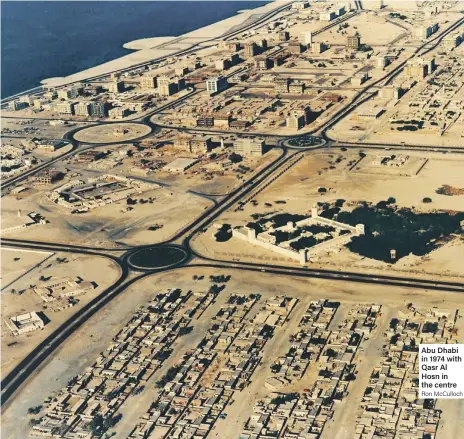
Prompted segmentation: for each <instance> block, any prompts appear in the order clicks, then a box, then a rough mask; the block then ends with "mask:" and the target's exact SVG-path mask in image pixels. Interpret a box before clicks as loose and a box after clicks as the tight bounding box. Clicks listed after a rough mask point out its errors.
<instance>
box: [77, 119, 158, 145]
mask: <svg viewBox="0 0 464 439" xmlns="http://www.w3.org/2000/svg"><path fill="white" fill-rule="evenodd" d="M150 132H151V128H150V127H148V126H146V125H142V124H135V123H114V124H106V125H95V126H92V127H89V128H86V129H83V130H81V131H79V132H77V133H76V134H75V135H74V138H75V139H76V140H77V141H79V142H84V143H111V142H123V141H128V140H133V139H137V138H139V137H142V136H146V135H147V134H150Z"/></svg>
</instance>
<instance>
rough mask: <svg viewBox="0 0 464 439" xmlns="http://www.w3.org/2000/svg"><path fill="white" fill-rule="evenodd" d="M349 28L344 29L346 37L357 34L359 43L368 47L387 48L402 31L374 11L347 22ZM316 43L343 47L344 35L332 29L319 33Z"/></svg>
mask: <svg viewBox="0 0 464 439" xmlns="http://www.w3.org/2000/svg"><path fill="white" fill-rule="evenodd" d="M348 24H349V27H347V28H346V29H344V30H345V31H346V32H347V34H348V35H351V34H354V33H355V32H359V34H360V35H361V42H362V43H363V44H368V45H370V46H372V45H374V46H387V45H388V44H389V43H391V42H392V41H393V40H395V39H396V38H397V37H399V36H400V35H401V34H402V33H404V30H403V29H401V28H400V27H398V26H396V25H395V24H392V23H389V22H386V20H385V18H384V17H383V16H380V17H379V16H378V14H377V12H376V11H369V12H367V13H365V14H362V15H360V16H358V17H354V18H352V19H350V20H349V21H348ZM315 40H316V41H324V42H328V43H329V44H334V45H338V44H340V45H344V44H345V43H346V35H342V34H341V33H337V32H336V31H335V30H334V29H330V30H327V31H325V32H322V33H320V34H319V35H317V37H316V38H315Z"/></svg>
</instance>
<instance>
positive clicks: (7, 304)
mask: <svg viewBox="0 0 464 439" xmlns="http://www.w3.org/2000/svg"><path fill="white" fill-rule="evenodd" d="M1 256H2V262H3V261H5V266H4V267H3V269H4V270H5V271H7V272H8V273H14V274H15V275H16V277H15V279H14V281H10V282H9V283H8V284H6V283H5V284H4V288H3V290H2V292H1V295H2V305H1V310H2V318H3V320H2V334H1V345H2V359H1V367H2V374H3V376H5V374H7V373H8V372H9V371H10V370H11V369H12V368H13V367H14V366H15V365H16V364H17V363H18V362H19V361H20V360H21V359H22V358H24V357H25V356H26V355H27V354H28V353H29V352H30V351H31V350H32V349H33V348H34V347H35V346H36V345H37V344H38V343H40V342H41V341H42V340H43V339H45V338H46V337H47V336H48V335H50V334H51V333H52V332H53V331H54V330H55V329H56V328H57V327H58V326H59V325H60V324H62V323H63V322H64V321H66V320H67V319H68V318H70V317H71V316H72V315H73V314H74V313H75V312H76V311H78V310H79V309H80V308H81V307H82V306H83V305H84V304H86V303H87V302H88V301H89V300H91V299H93V298H94V297H96V296H97V295H98V294H100V293H101V292H103V291H104V290H105V289H106V288H107V287H108V286H109V285H111V284H112V283H113V282H115V281H116V280H117V278H118V277H119V274H120V273H119V269H117V267H116V265H115V264H114V263H113V262H112V261H110V260H108V259H105V258H101V257H96V256H91V257H89V256H78V255H70V254H66V253H49V254H48V255H45V254H44V253H39V252H30V251H27V250H26V251H22V250H11V249H8V248H5V247H3V248H2V252H1ZM44 256H45V259H44ZM12 257H13V260H12ZM14 258H19V260H17V261H15V260H14ZM40 259H42V261H40ZM78 276H79V277H81V278H82V279H84V280H86V281H89V282H95V284H96V285H97V287H96V288H94V289H93V290H91V291H87V292H86V293H85V294H83V295H80V296H78V297H77V299H78V300H79V303H78V304H77V305H76V306H74V307H70V308H66V309H63V310H61V311H55V312H53V311H49V310H47V308H48V307H47V305H46V304H45V303H44V302H43V301H42V299H41V298H40V297H39V296H38V295H37V294H35V293H34V292H33V291H31V290H30V289H29V288H30V286H31V285H35V286H40V285H42V284H46V283H47V282H51V281H59V280H61V279H63V278H65V277H70V278H72V279H73V280H76V278H77V277H78ZM41 278H42V279H47V280H41ZM31 311H36V312H39V311H40V312H43V313H44V314H45V316H46V317H47V318H48V319H49V320H50V322H49V323H48V324H46V325H45V327H44V328H43V329H42V330H38V331H34V332H30V333H28V334H22V335H19V336H16V337H15V336H13V335H12V334H11V332H10V330H9V328H8V327H7V325H6V324H5V321H4V320H6V319H8V318H10V317H11V316H16V315H18V314H23V313H27V312H31Z"/></svg>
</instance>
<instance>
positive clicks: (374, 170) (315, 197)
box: [192, 149, 464, 277]
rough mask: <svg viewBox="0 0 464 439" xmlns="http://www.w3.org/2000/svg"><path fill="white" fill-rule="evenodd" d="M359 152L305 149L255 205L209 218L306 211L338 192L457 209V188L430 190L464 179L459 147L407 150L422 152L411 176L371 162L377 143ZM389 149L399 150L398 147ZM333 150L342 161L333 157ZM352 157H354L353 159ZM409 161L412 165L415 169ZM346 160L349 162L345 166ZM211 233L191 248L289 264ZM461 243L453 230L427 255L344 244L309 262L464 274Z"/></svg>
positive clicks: (462, 200) (460, 206) (230, 220)
mask: <svg viewBox="0 0 464 439" xmlns="http://www.w3.org/2000/svg"><path fill="white" fill-rule="evenodd" d="M365 153H366V156H365V157H364V158H362V159H361V160H360V156H359V152H358V151H356V150H351V149H350V150H348V151H347V152H342V151H336V150H332V151H327V150H326V151H324V152H318V153H312V154H310V155H306V156H305V158H304V159H302V160H301V161H300V162H298V163H297V164H296V165H295V166H294V167H293V168H291V169H290V170H289V171H287V172H286V173H285V174H284V175H283V176H281V177H280V178H279V179H278V180H276V181H275V182H274V183H272V184H271V185H270V186H268V187H267V188H266V189H265V190H264V191H262V192H261V193H259V194H258V195H257V196H256V197H255V198H254V200H255V204H256V202H257V205H253V203H247V204H246V205H245V206H244V207H243V211H237V212H235V211H233V209H232V210H229V211H227V212H225V213H224V214H223V215H221V216H220V217H219V218H218V219H217V221H216V222H217V223H219V224H223V223H225V224H230V225H231V226H232V227H234V226H242V225H245V224H246V223H248V222H249V221H252V217H251V215H252V214H256V213H258V214H262V213H269V214H271V213H298V214H308V215H309V213H310V210H311V208H312V207H313V206H314V205H315V203H318V202H333V201H335V200H337V199H344V200H346V204H349V203H350V202H355V201H361V200H365V201H368V202H373V203H377V202H379V201H381V200H386V199H388V198H389V197H394V198H395V199H396V204H397V205H398V206H400V207H408V208H413V207H414V208H415V209H416V210H418V211H420V212H432V211H434V210H440V211H459V212H462V211H464V196H463V195H458V196H447V195H440V194H437V193H436V192H435V191H436V190H437V189H438V188H440V187H441V186H442V185H443V184H449V185H451V186H453V187H460V188H462V187H464V175H463V174H462V167H463V164H464V161H463V160H464V158H462V157H460V156H459V155H451V154H446V155H445V154H439V153H427V154H418V153H410V152H408V153H407V155H409V156H411V160H412V159H416V160H423V159H428V161H427V162H426V163H425V165H424V166H423V167H422V169H421V170H420V172H419V173H418V174H417V175H415V176H413V177H410V176H401V175H400V174H401V172H402V171H401V170H396V171H395V170H393V169H391V168H390V169H383V168H378V167H375V166H374V165H372V164H371V162H372V161H373V160H374V159H376V158H377V157H378V156H379V155H380V156H384V155H385V156H389V155H391V154H392V151H382V150H380V151H379V152H378V153H377V152H374V151H365ZM394 153H395V154H397V155H400V154H403V153H399V152H397V151H395V152H394ZM405 154H406V153H405ZM340 157H341V158H342V159H341V161H340V162H339V163H336V162H337V161H338V160H339V158H340ZM356 161H359V162H358V164H357V165H356V166H355V165H354V163H355V162H356ZM350 163H351V164H350ZM349 164H350V165H349ZM416 165H417V163H416ZM416 165H415V166H416ZM353 166H354V168H353ZM415 166H414V167H413V170H414V172H415V170H416V169H417V168H416V167H415ZM330 167H332V168H333V169H330ZM358 167H359V170H358V169H357V168H358ZM350 168H353V169H352V170H351V171H350ZM321 187H323V188H326V189H327V192H326V193H325V194H320V193H319V192H318V189H319V188H321ZM424 197H430V198H431V199H432V202H431V203H430V204H424V203H423V202H422V199H423V198H424ZM276 201H280V202H281V201H285V204H279V203H276ZM265 203H267V204H265ZM215 233H216V229H215V228H214V227H210V228H209V229H208V231H207V232H206V233H202V234H200V235H198V237H197V238H196V239H195V240H193V242H192V245H193V247H194V249H195V250H196V251H197V252H199V253H200V254H204V255H205V256H208V257H212V258H215V259H224V260H241V261H248V262H269V263H278V264H284V265H287V264H289V265H295V262H294V261H293V262H292V261H290V260H289V259H286V258H284V257H283V256H280V255H277V254H275V253H273V252H270V251H268V250H265V249H263V248H261V247H257V246H253V245H251V244H248V243H246V242H243V241H241V240H238V239H236V238H231V239H230V240H229V241H227V242H223V243H220V242H216V240H215V238H214V234H215ZM463 251H464V243H463V242H462V240H460V239H459V238H455V239H453V240H452V241H451V242H449V243H447V244H445V245H444V246H442V247H439V248H438V249H436V250H434V251H432V252H431V253H429V254H428V255H425V256H423V257H416V256H413V255H410V256H407V257H405V258H402V259H400V260H399V261H398V262H397V263H396V264H394V265H391V264H386V263H384V262H381V261H376V260H373V259H369V258H363V257H361V256H359V255H356V254H354V253H352V252H350V251H349V250H348V249H346V248H344V249H342V250H341V251H340V252H339V253H338V254H331V255H329V256H321V257H320V259H319V261H318V262H316V263H313V264H312V266H313V267H319V266H320V267H327V266H331V267H335V268H341V267H344V266H345V267H346V266H349V267H350V269H351V270H363V271H365V270H366V269H372V270H374V271H379V270H380V271H383V270H387V271H389V270H395V271H396V272H398V273H401V272H405V273H406V272H409V273H414V274H415V275H419V276H421V275H424V274H428V275H430V274H432V275H444V276H451V277H461V276H462V275H464V271H463V268H462V263H461V261H462V254H463Z"/></svg>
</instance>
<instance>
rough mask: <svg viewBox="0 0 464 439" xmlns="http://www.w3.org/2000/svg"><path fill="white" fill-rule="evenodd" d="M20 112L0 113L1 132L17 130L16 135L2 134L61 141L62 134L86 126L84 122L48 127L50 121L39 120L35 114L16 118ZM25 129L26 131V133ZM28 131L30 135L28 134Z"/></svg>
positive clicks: (12, 134)
mask: <svg viewBox="0 0 464 439" xmlns="http://www.w3.org/2000/svg"><path fill="white" fill-rule="evenodd" d="M18 113H20V111H17V112H15V113H12V112H8V113H7V112H1V113H0V116H1V117H2V130H4V129H7V130H12V131H13V130H14V131H16V130H18V131H19V132H18V133H8V132H4V133H3V134H5V135H8V136H12V137H20V138H21V137H39V138H42V137H44V138H47V139H61V137H63V134H65V133H66V132H68V131H69V130H71V129H74V128H79V127H83V126H86V125H87V123H86V122H79V121H76V122H74V121H73V122H68V123H66V124H63V125H50V121H48V120H44V119H40V117H38V116H37V114H34V115H31V116H30V117H29V118H28V117H16V116H18ZM26 129H28V130H27V131H26ZM31 130H32V131H31ZM28 131H30V133H28Z"/></svg>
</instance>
